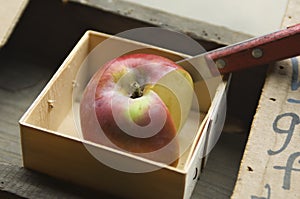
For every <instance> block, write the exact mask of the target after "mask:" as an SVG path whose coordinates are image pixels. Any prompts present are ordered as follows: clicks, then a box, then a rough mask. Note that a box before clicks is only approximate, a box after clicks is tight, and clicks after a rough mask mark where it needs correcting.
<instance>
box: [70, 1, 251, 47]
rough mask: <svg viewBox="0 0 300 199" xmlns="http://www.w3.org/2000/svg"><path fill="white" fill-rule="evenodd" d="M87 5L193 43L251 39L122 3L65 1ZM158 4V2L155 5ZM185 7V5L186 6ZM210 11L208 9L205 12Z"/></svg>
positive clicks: (238, 32)
mask: <svg viewBox="0 0 300 199" xmlns="http://www.w3.org/2000/svg"><path fill="white" fill-rule="evenodd" d="M68 1H70V2H76V3H80V4H83V5H88V6H91V7H94V8H98V9H100V10H104V11H108V12H112V13H115V14H119V15H122V16H124V17H126V18H132V19H135V20H139V21H142V22H145V23H148V24H152V25H155V26H158V27H163V28H168V29H171V30H175V31H179V32H182V33H184V34H187V35H189V36H191V37H193V38H194V39H202V40H207V41H213V42H216V43H219V44H226V45H227V44H233V43H237V42H240V41H244V40H246V39H249V38H251V37H253V35H251V34H248V33H243V32H241V31H236V30H232V29H230V28H228V27H224V26H222V25H216V24H212V23H208V22H206V21H201V20H196V19H192V18H189V17H187V16H179V15H177V14H174V13H170V12H167V11H166V10H158V9H153V8H151V7H149V6H148V7H147V6H144V5H140V4H136V3H133V2H129V1H123V0H113V1H111V0H67V1H66V2H68ZM159 3H161V1H159ZM186 6H187V5H186ZM209 9H210V8H209Z"/></svg>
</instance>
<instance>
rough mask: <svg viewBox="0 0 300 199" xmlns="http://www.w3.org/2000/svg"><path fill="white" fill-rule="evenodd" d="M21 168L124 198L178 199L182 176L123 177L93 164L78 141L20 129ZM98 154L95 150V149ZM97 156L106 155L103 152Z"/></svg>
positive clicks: (167, 172)
mask: <svg viewBox="0 0 300 199" xmlns="http://www.w3.org/2000/svg"><path fill="white" fill-rule="evenodd" d="M21 134H22V146H23V156H24V166H25V167H26V168H29V169H33V170H37V171H39V172H42V173H46V174H48V175H51V176H54V177H56V178H60V179H62V180H65V181H69V182H72V183H76V184H79V185H83V186H88V187H90V188H92V189H96V190H99V191H100V192H108V193H112V194H115V195H119V196H122V197H126V198H170V199H171V198H172V199H174V198H182V197H183V188H184V183H185V180H184V178H185V176H184V174H182V173H178V172H176V171H171V170H168V169H160V170H157V171H153V172H149V173H126V172H121V171H117V170H114V169H112V168H110V167H108V166H105V165H104V164H102V163H101V162H99V161H98V160H96V159H95V158H94V157H93V156H92V155H91V154H90V153H89V152H88V151H87V150H86V148H85V147H84V145H83V144H82V143H80V142H78V141H74V140H70V139H67V138H64V137H60V136H56V135H54V134H50V133H48V132H40V131H38V130H36V129H33V128H31V127H27V126H24V125H22V126H21ZM97 150H98V149H97ZM99 153H100V154H101V155H110V154H107V153H108V152H107V151H106V152H105V150H103V149H100V150H99Z"/></svg>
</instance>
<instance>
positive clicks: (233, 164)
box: [0, 0, 266, 198]
mask: <svg viewBox="0 0 300 199" xmlns="http://www.w3.org/2000/svg"><path fill="white" fill-rule="evenodd" d="M143 26H149V24H147V23H144V22H140V21H137V20H133V19H129V18H124V17H121V16H118V15H114V14H111V13H107V12H103V11H100V10H97V9H93V8H88V7H84V6H82V5H78V4H72V3H68V4H62V3H61V2H60V1H53V0H45V1H40V0H32V1H30V3H29V5H28V7H27V9H26V11H25V13H24V15H23V17H22V19H21V21H20V22H19V24H18V25H17V27H16V29H15V31H14V32H13V34H12V36H11V38H10V39H9V41H8V42H7V44H6V45H5V46H4V47H3V48H2V49H1V51H0V197H4V198H23V197H25V198H84V197H88V196H95V194H98V195H99V194H100V193H95V192H93V191H92V190H87V189H85V188H82V187H77V186H76V185H71V184H69V183H67V182H61V181H59V180H56V179H53V178H51V177H48V176H45V175H43V174H39V173H37V172H34V171H30V170H27V169H25V168H23V167H22V153H21V145H20V135H19V126H18V120H19V119H20V117H21V116H22V114H23V113H24V112H25V111H26V109H27V108H28V107H29V106H30V104H31V103H32V102H33V100H34V99H35V97H36V96H37V95H38V94H39V92H40V91H41V90H42V88H43V87H44V86H45V84H46V83H47V81H48V80H49V79H50V78H51V76H52V75H53V73H54V72H55V71H56V69H57V68H58V66H59V65H60V64H61V63H62V61H63V60H64V58H65V57H66V56H67V54H68V53H69V52H70V51H71V49H72V48H73V46H74V45H75V43H76V42H77V41H78V40H79V38H80V37H81V36H82V35H83V33H84V32H85V30H87V29H93V30H98V31H100V32H106V33H110V34H114V33H118V32H120V31H124V30H127V29H130V28H135V27H143ZM199 42H200V43H201V44H203V45H204V46H205V47H206V48H207V49H208V50H209V49H213V48H216V47H218V46H219V45H217V44H215V43H210V42H205V41H200V40H199ZM179 50H180V49H179ZM186 53H189V52H186ZM265 72H266V67H260V68H255V69H249V70H247V71H243V72H239V73H237V74H234V75H233V79H232V83H231V87H230V91H229V94H228V113H227V114H228V118H229V121H227V122H226V126H225V129H224V132H223V134H222V136H221V138H220V140H219V142H218V143H217V145H216V147H215V148H214V149H213V151H212V152H211V154H210V156H209V159H208V163H207V166H206V168H205V169H204V171H203V173H202V174H201V175H200V179H199V181H198V183H197V186H196V189H195V191H194V194H193V196H192V198H229V197H230V196H231V194H232V192H233V188H234V185H235V182H236V179H237V174H238V170H239V165H240V161H241V157H242V155H243V150H244V147H245V143H246V140H247V135H248V132H249V129H250V125H251V120H252V117H253V115H254V113H255V109H256V105H257V101H258V98H259V96H260V89H261V87H262V85H263V81H264V76H265ZM231 118H239V119H234V120H232V119H231Z"/></svg>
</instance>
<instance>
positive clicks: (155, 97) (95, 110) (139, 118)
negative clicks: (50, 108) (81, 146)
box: [80, 54, 193, 166]
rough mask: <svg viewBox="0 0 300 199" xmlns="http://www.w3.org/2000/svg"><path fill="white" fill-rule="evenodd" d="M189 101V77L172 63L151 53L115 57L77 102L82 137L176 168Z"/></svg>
mask: <svg viewBox="0 0 300 199" xmlns="http://www.w3.org/2000/svg"><path fill="white" fill-rule="evenodd" d="M192 97H193V81H192V79H191V77H190V75H189V74H188V73H187V72H186V71H185V70H183V69H182V68H181V67H180V66H179V65H177V64H175V63H174V62H173V61H171V60H169V59H166V58H164V57H161V56H157V55H153V54H131V55H124V56H121V57H118V58H116V59H114V60H112V61H110V62H108V63H107V64H105V65H104V66H103V67H102V68H101V69H100V70H99V71H98V72H97V73H96V74H95V75H94V76H93V77H92V79H91V80H90V82H89V84H88V85H87V87H86V90H85V92H84V94H83V98H82V100H81V104H80V117H81V128H82V133H83V136H84V138H85V139H86V140H89V141H92V142H95V143H98V144H102V145H106V146H110V147H113V148H117V149H119V150H124V151H126V152H129V153H133V154H137V155H140V156H143V157H146V158H149V159H151V160H155V161H158V162H162V163H166V164H170V165H173V166H176V164H177V161H178V158H179V141H178V138H177V137H176V135H177V132H178V131H180V129H181V128H182V126H183V124H184V122H185V120H186V118H187V115H188V113H189V111H190V107H191V102H192ZM93 117H96V122H95V119H94V118H93ZM99 127H100V128H99ZM99 130H100V131H101V132H99Z"/></svg>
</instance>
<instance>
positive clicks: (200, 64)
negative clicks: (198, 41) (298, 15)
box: [177, 23, 300, 82]
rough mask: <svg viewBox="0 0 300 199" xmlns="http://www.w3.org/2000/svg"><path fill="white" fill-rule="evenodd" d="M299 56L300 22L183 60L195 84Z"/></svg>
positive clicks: (180, 62)
mask: <svg viewBox="0 0 300 199" xmlns="http://www.w3.org/2000/svg"><path fill="white" fill-rule="evenodd" d="M298 55H300V23H299V24H296V25H293V26H290V27H288V28H286V29H282V30H279V31H276V32H273V33H270V34H267V35H263V36H259V37H256V38H252V39H249V40H247V41H243V42H240V43H237V44H233V45H229V46H226V47H223V48H219V49H216V50H213V51H210V52H207V53H204V54H201V55H197V56H194V57H191V58H187V59H184V60H180V61H178V62H177V64H179V65H181V66H183V67H184V68H185V69H186V70H187V71H188V72H189V73H190V74H191V76H192V78H193V80H194V82H197V81H201V80H203V79H204V80H205V79H207V78H212V77H216V76H219V75H224V74H227V73H231V72H235V71H238V70H242V69H246V68H250V67H254V66H261V65H265V64H269V63H271V62H274V61H279V60H283V59H286V58H290V57H294V56H298Z"/></svg>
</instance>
